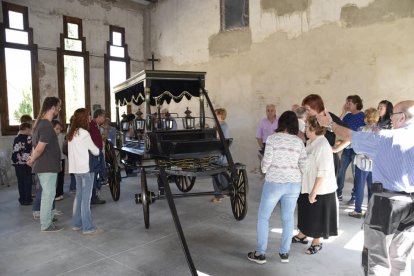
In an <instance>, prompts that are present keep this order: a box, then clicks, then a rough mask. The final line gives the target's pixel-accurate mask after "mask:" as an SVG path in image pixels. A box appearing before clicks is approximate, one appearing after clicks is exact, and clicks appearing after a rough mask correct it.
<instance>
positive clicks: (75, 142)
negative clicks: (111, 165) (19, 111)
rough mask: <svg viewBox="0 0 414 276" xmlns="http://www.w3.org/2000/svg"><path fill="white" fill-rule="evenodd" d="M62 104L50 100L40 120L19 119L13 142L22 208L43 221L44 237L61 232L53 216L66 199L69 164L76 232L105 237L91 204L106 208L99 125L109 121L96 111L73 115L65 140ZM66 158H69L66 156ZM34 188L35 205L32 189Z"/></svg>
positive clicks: (74, 228) (13, 155) (25, 116)
mask: <svg viewBox="0 0 414 276" xmlns="http://www.w3.org/2000/svg"><path fill="white" fill-rule="evenodd" d="M60 104H61V102H60V100H59V98H56V97H46V98H45V100H44V102H43V105H42V108H41V112H40V114H39V116H38V118H37V119H36V120H35V121H34V122H33V120H32V118H31V116H29V115H23V116H21V118H20V121H21V124H20V126H19V132H18V134H17V136H16V137H15V139H14V143H13V151H12V162H13V165H14V167H15V171H16V177H17V182H18V188H19V189H18V190H19V202H20V204H21V205H33V207H32V210H33V217H34V218H35V219H40V226H41V227H40V228H41V231H42V232H57V231H61V230H63V227H62V226H59V225H58V224H57V218H55V216H58V215H61V214H62V212H61V211H59V210H57V209H56V208H55V201H59V200H63V199H64V196H63V195H64V191H63V186H64V177H65V160H66V158H67V159H68V161H69V173H70V175H71V184H70V192H72V193H76V196H75V199H74V203H73V217H72V229H73V230H75V231H81V232H82V233H83V234H85V235H91V234H92V235H93V234H99V233H102V229H100V228H97V227H95V226H94V224H93V222H92V216H91V210H90V205H91V204H104V203H105V200H102V199H100V197H99V191H100V189H101V186H102V184H105V178H106V175H105V172H106V168H105V160H104V156H103V152H102V149H103V140H104V138H105V137H102V135H101V130H100V126H101V125H103V124H104V122H105V120H106V117H105V111H104V110H103V109H97V110H95V112H94V113H93V118H92V119H91V116H90V112H89V111H88V110H87V109H85V108H80V109H78V110H76V111H75V113H74V114H73V116H72V118H71V120H70V126H69V127H68V130H67V135H66V136H65V137H63V136H62V135H61V131H62V129H63V124H62V123H61V122H60V121H58V120H57V119H56V118H57V116H58V113H59V111H60ZM65 155H66V156H65ZM33 186H35V191H34V194H35V196H34V200H33V191H32V187H33Z"/></svg>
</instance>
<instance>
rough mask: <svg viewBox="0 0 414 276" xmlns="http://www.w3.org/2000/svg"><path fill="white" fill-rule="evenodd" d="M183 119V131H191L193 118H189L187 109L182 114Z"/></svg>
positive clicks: (193, 122) (193, 123)
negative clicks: (183, 114) (183, 115)
mask: <svg viewBox="0 0 414 276" xmlns="http://www.w3.org/2000/svg"><path fill="white" fill-rule="evenodd" d="M184 113H185V117H184V118H183V126H184V128H185V129H193V128H194V125H195V118H194V117H193V116H191V115H190V114H191V110H189V109H188V107H187V110H186V111H185V112H184Z"/></svg>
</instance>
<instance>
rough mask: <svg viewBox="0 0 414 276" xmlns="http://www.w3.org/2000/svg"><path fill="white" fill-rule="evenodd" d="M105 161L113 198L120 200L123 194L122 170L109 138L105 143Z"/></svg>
mask: <svg viewBox="0 0 414 276" xmlns="http://www.w3.org/2000/svg"><path fill="white" fill-rule="evenodd" d="M105 161H106V168H107V177H108V183H109V190H110V191H111V195H112V199H113V200H114V201H118V200H119V196H120V194H121V185H120V183H121V171H120V169H119V166H118V160H117V157H116V154H115V149H114V146H113V145H112V143H111V142H109V141H108V140H107V141H106V144H105Z"/></svg>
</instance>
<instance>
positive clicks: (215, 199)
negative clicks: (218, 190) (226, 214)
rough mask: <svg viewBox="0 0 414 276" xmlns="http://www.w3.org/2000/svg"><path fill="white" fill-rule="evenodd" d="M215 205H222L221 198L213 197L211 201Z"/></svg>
mask: <svg viewBox="0 0 414 276" xmlns="http://www.w3.org/2000/svg"><path fill="white" fill-rule="evenodd" d="M210 201H211V202H213V203H220V202H221V201H222V199H221V197H213V198H212V199H211V200H210Z"/></svg>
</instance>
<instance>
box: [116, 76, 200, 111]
mask: <svg viewBox="0 0 414 276" xmlns="http://www.w3.org/2000/svg"><path fill="white" fill-rule="evenodd" d="M205 75H206V73H205V72H191V71H164V70H143V71H141V72H139V73H138V74H136V75H135V76H133V77H131V78H129V79H127V80H126V81H124V82H122V83H120V84H118V85H117V86H115V87H114V92H115V102H116V104H118V105H120V106H123V105H126V104H132V103H133V104H135V105H141V104H142V103H143V102H145V88H148V89H149V97H150V104H151V105H153V106H155V105H157V104H162V103H163V102H164V101H166V102H167V103H170V102H171V100H174V101H175V102H179V101H181V99H182V98H183V97H186V98H187V99H190V98H191V97H200V93H201V92H200V89H201V88H202V87H203V88H204V84H205Z"/></svg>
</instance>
